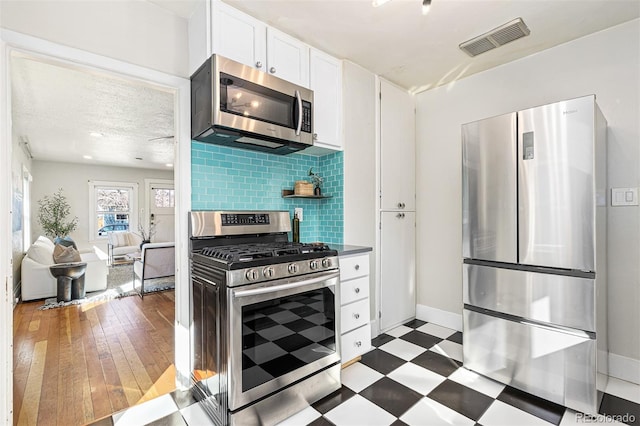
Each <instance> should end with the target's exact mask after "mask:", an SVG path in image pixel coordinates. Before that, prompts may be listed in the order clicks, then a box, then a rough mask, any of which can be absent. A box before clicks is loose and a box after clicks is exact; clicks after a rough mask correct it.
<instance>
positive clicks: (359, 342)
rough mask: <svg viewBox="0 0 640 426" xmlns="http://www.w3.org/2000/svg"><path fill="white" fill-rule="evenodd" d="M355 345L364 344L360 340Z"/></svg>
mask: <svg viewBox="0 0 640 426" xmlns="http://www.w3.org/2000/svg"><path fill="white" fill-rule="evenodd" d="M355 345H356V346H357V347H358V348H359V347H360V346H362V342H361V341H360V340H358V341H357V342H356V343H355Z"/></svg>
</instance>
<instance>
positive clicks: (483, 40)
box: [460, 18, 531, 56]
mask: <svg viewBox="0 0 640 426" xmlns="http://www.w3.org/2000/svg"><path fill="white" fill-rule="evenodd" d="M529 33H531V31H529V28H527V26H526V25H525V23H524V21H523V20H522V18H518V19H514V20H513V21H511V22H507V23H506V24H504V25H501V26H499V27H498V28H494V29H492V30H491V31H489V32H487V33H484V34H482V35H480V36H478V37H476V38H473V39H471V40H467V41H465V42H464V43H461V44H460V49H462V50H463V51H464V52H465V53H466V54H467V55H469V56H477V55H479V54H481V53H484V52H487V51H489V50H492V49H495V48H496V47H500V46H504V45H505V44H507V43H510V42H512V41H513V40H517V39H519V38H521V37H524V36H528V35H529Z"/></svg>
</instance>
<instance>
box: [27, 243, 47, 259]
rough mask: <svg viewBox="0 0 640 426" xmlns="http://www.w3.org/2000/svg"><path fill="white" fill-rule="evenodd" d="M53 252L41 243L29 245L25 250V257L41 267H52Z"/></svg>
mask: <svg viewBox="0 0 640 426" xmlns="http://www.w3.org/2000/svg"><path fill="white" fill-rule="evenodd" d="M52 255H53V250H52V249H51V248H50V247H49V246H47V245H46V244H45V243H43V242H42V241H36V242H35V243H33V244H31V247H29V250H27V257H28V258H29V259H31V260H33V261H34V262H36V263H40V264H42V265H53V256H52Z"/></svg>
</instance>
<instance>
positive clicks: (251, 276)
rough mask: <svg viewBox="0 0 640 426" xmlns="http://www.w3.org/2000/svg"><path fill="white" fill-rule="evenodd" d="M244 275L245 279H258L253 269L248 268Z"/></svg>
mask: <svg viewBox="0 0 640 426" xmlns="http://www.w3.org/2000/svg"><path fill="white" fill-rule="evenodd" d="M244 276H245V277H246V278H247V280H249V281H255V280H257V279H258V273H257V272H256V271H255V270H253V269H249V270H248V271H247V272H246V273H245V274H244Z"/></svg>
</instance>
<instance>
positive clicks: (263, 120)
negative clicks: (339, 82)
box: [191, 55, 313, 154]
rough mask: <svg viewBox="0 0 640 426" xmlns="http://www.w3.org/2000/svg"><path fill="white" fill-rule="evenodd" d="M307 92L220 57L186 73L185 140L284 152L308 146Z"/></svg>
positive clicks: (309, 93) (310, 103) (310, 109)
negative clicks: (187, 120) (188, 137)
mask: <svg viewBox="0 0 640 426" xmlns="http://www.w3.org/2000/svg"><path fill="white" fill-rule="evenodd" d="M312 117H313V91H312V90H310V89H307V88H305V87H301V86H298V85H296V84H293V83H290V82H288V81H285V80H282V79H281V78H278V77H275V76H273V75H269V74H266V73H264V72H262V71H258V70H256V69H254V68H252V67H250V66H247V65H244V64H241V63H239V62H235V61H232V60H231V59H227V58H224V57H222V56H220V55H213V56H211V58H209V59H208V60H207V61H206V62H205V63H204V64H203V65H202V66H201V67H200V68H198V70H197V71H196V72H195V73H194V74H193V76H192V77H191V138H192V139H195V140H197V141H202V142H209V143H215V144H219V145H226V146H231V147H235V148H244V149H251V150H257V151H263V152H269V153H272V154H289V153H292V152H295V151H299V150H301V149H304V148H307V147H309V146H312V145H313V118H312Z"/></svg>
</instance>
